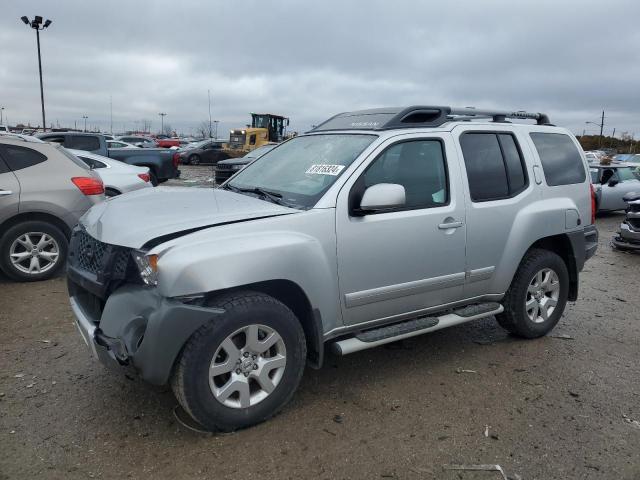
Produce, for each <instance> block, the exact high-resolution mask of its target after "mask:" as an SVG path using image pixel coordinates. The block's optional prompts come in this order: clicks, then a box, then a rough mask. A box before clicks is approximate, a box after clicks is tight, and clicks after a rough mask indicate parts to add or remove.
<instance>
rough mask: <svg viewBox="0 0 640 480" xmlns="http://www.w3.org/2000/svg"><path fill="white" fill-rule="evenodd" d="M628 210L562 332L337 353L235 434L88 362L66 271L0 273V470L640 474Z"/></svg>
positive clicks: (41, 473)
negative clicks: (616, 240) (32, 275)
mask: <svg viewBox="0 0 640 480" xmlns="http://www.w3.org/2000/svg"><path fill="white" fill-rule="evenodd" d="M620 218H621V217H620V216H619V215H616V216H608V217H605V218H601V219H599V221H598V225H599V228H600V233H601V245H600V249H599V251H598V255H597V257H596V258H595V259H593V260H592V261H591V262H589V263H588V265H587V267H586V270H585V272H584V274H583V276H582V282H581V294H580V299H579V301H578V302H576V303H575V304H572V305H569V306H568V309H567V311H566V314H565V317H564V318H563V319H562V320H561V322H560V324H559V325H558V327H557V328H556V330H555V331H554V332H553V335H554V336H549V337H546V338H542V339H539V340H535V341H522V340H518V339H515V338H512V337H509V336H507V335H506V334H505V333H504V332H503V331H501V330H500V329H499V328H498V327H497V326H496V325H495V324H494V322H493V321H492V320H485V321H478V322H474V323H471V324H468V325H463V326H460V327H455V328H451V329H448V330H444V331H440V332H437V333H434V334H431V335H428V336H423V337H418V338H416V339H412V340H411V341H405V342H403V343H402V344H392V345H391V346H389V347H388V348H378V349H375V350H369V351H365V352H361V353H358V354H354V355H352V356H348V357H345V358H329V360H328V361H327V363H326V365H325V366H324V368H323V369H322V370H320V371H315V370H307V371H306V374H305V377H304V378H303V381H302V385H301V388H300V390H299V391H298V393H297V395H296V396H295V398H294V400H293V402H292V403H291V404H290V405H289V406H288V407H287V408H286V409H285V410H284V411H283V412H282V413H281V414H280V415H278V416H277V417H275V418H274V419H272V420H271V421H269V422H267V423H264V424H262V425H259V426H257V427H254V428H251V429H248V430H245V431H241V432H237V433H234V434H230V435H224V436H223V435H211V434H197V433H194V432H192V431H189V430H187V429H185V428H184V427H182V426H181V425H180V424H179V423H178V422H176V421H175V419H174V417H173V414H172V409H173V408H174V406H175V405H176V401H175V400H174V398H173V395H172V394H171V392H170V391H168V390H166V389H157V388H149V387H147V386H145V385H142V384H138V383H135V382H132V381H129V380H127V379H125V378H121V377H119V376H117V375H113V374H111V373H109V372H107V371H106V370H105V369H104V368H103V367H101V366H100V365H98V364H96V363H95V362H93V361H92V360H91V359H90V358H89V354H88V350H87V348H86V346H85V345H84V343H83V341H82V339H81V338H80V336H79V334H78V333H77V331H76V330H75V327H74V326H73V323H72V314H71V310H70V308H69V306H68V304H67V296H66V292H65V283H64V280H63V279H62V278H59V279H55V280H52V281H48V282H42V283H37V284H31V285H27V284H21V285H20V284H14V283H10V282H8V281H7V280H6V279H1V278H0V338H2V342H1V351H0V364H1V365H2V370H1V373H0V452H1V453H0V479H5V478H20V479H22V478H30V479H31V478H209V479H211V478H216V479H219V478H233V479H239V478H242V479H245V480H248V479H258V478H260V479H267V478H278V479H297V478H325V479H334V478H340V479H342V478H357V479H360V478H367V479H375V478H397V479H425V478H437V479H455V478H460V479H473V478H482V479H485V478H486V479H489V478H491V479H493V478H500V476H499V475H498V474H497V473H482V474H479V473H468V472H453V471H448V470H444V469H443V465H448V464H500V465H502V467H504V469H505V470H506V472H507V473H508V474H509V475H511V476H513V475H515V474H518V475H520V476H521V477H522V478H523V479H525V480H528V479H600V478H606V479H638V478H640V423H638V421H640V387H639V379H640V349H639V348H638V345H639V342H638V340H639V337H640V326H639V324H638V320H639V318H640V315H639V314H638V312H639V311H640V299H639V296H638V293H639V292H638V285H639V278H640V256H633V255H629V254H624V253H618V252H614V251H612V250H611V248H610V247H609V245H608V242H609V238H610V237H611V233H612V232H613V231H614V230H615V228H616V225H617V224H618V223H619V221H620ZM561 335H567V336H569V337H571V338H570V339H567V338H559V337H558V336H561ZM485 432H487V433H488V435H485Z"/></svg>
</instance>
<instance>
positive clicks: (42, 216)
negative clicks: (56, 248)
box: [0, 212, 71, 240]
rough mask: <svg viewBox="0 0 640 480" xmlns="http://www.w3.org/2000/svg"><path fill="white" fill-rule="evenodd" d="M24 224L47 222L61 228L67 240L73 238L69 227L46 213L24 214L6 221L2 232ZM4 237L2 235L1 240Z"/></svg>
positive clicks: (0, 229)
mask: <svg viewBox="0 0 640 480" xmlns="http://www.w3.org/2000/svg"><path fill="white" fill-rule="evenodd" d="M23 222H47V223H51V224H52V225H54V226H55V227H57V228H59V229H60V230H61V231H62V233H64V235H65V237H67V240H68V239H69V237H70V236H71V229H70V228H69V226H68V225H67V224H66V223H65V222H64V221H63V220H62V219H60V218H59V217H56V216H55V215H52V214H50V213H45V212H23V213H18V214H17V215H14V216H13V217H11V218H9V219H7V220H5V221H4V222H3V223H2V224H0V231H7V230H8V229H10V228H11V227H13V226H15V225H18V224H19V223H23ZM1 237H2V235H0V238H1Z"/></svg>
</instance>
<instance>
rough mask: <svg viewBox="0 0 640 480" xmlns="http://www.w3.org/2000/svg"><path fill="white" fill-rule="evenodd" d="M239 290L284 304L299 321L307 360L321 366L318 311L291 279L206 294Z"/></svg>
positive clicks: (211, 295)
mask: <svg viewBox="0 0 640 480" xmlns="http://www.w3.org/2000/svg"><path fill="white" fill-rule="evenodd" d="M241 290H251V291H254V292H260V293H264V294H265V295H269V296H271V297H273V298H275V299H276V300H278V301H280V302H282V303H283V304H285V305H286V306H287V307H288V308H289V309H291V311H292V312H293V313H294V315H295V316H296V317H297V318H298V320H299V321H300V324H301V325H302V329H303V331H304V335H305V339H306V343H307V362H308V364H309V365H310V366H311V367H313V368H320V367H322V363H323V361H324V339H323V335H322V318H321V315H320V311H319V310H318V309H317V308H313V307H312V306H311V302H310V301H309V298H308V297H307V294H306V293H305V292H304V290H303V289H302V288H301V287H300V286H299V285H298V284H297V283H295V282H293V281H291V280H267V281H263V282H256V283H250V284H246V285H238V286H235V287H232V288H229V289H224V290H217V291H214V292H209V293H207V294H206V297H207V300H210V299H212V298H215V297H217V296H219V295H222V294H227V293H232V292H236V291H241Z"/></svg>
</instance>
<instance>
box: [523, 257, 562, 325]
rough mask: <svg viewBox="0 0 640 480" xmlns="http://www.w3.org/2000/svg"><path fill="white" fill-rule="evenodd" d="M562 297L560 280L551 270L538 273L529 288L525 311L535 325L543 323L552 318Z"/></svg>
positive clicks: (544, 269) (547, 269)
mask: <svg viewBox="0 0 640 480" xmlns="http://www.w3.org/2000/svg"><path fill="white" fill-rule="evenodd" d="M559 297H560V278H559V277H558V274H557V273H556V272H555V271H553V270H552V269H550V268H543V269H542V270H540V271H539V272H538V273H536V274H535V275H534V276H533V278H532V279H531V282H529V287H528V288H527V296H526V301H525V311H526V312H527V316H528V317H529V320H531V321H532V322H533V323H542V322H544V321H546V320H548V319H549V317H551V315H552V314H553V312H554V310H555V308H556V305H557V304H558V298H559Z"/></svg>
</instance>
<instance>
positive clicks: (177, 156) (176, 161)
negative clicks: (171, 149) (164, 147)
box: [173, 152, 180, 168]
mask: <svg viewBox="0 0 640 480" xmlns="http://www.w3.org/2000/svg"><path fill="white" fill-rule="evenodd" d="M178 165H180V154H179V153H177V152H176V153H174V154H173V166H174V167H176V168H178Z"/></svg>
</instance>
